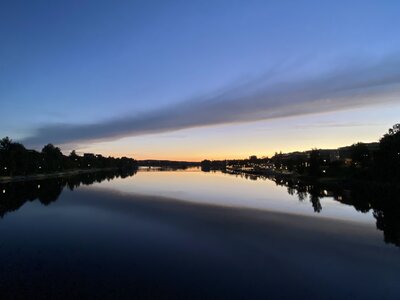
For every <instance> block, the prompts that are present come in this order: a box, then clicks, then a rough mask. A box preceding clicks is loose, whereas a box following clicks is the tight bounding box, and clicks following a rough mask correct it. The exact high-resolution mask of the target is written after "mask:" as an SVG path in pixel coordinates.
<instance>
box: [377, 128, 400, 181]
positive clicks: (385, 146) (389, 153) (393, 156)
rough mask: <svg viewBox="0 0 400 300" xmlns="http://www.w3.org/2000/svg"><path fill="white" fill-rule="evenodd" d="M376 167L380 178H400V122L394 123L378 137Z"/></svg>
mask: <svg viewBox="0 0 400 300" xmlns="http://www.w3.org/2000/svg"><path fill="white" fill-rule="evenodd" d="M376 168H377V169H378V170H379V174H380V176H381V178H382V179H386V180H396V179H399V178H400V124H395V125H394V126H393V127H392V128H390V129H389V130H388V133H386V134H385V135H384V136H383V137H382V138H381V139H380V141H379V152H378V156H377V161H376Z"/></svg>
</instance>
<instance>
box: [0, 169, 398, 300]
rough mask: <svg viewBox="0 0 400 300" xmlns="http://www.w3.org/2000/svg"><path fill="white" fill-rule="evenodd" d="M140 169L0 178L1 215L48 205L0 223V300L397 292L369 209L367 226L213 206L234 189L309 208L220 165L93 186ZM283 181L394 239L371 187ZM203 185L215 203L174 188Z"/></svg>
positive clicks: (392, 257)
mask: <svg viewBox="0 0 400 300" xmlns="http://www.w3.org/2000/svg"><path fill="white" fill-rule="evenodd" d="M133 174H134V172H130V173H120V172H100V173H91V174H82V175H80V176H71V177H68V178H58V179H51V180H42V181H31V182H20V183H14V184H3V185H1V191H3V190H4V191H5V192H4V193H1V195H0V207H1V209H0V212H1V215H2V216H4V215H5V214H7V213H8V212H10V211H13V210H17V209H18V208H19V207H21V206H22V205H23V204H24V203H26V202H27V201H34V200H35V199H39V201H40V202H41V203H43V204H45V205H48V204H49V203H51V205H49V206H47V207H43V206H42V205H41V204H40V203H39V202H38V201H36V202H35V203H31V204H29V205H25V206H24V208H23V209H21V210H20V211H19V212H18V213H15V214H13V215H11V214H10V215H6V217H4V218H3V219H1V220H0V236H1V237H2V239H1V242H0V266H1V268H0V290H1V299H39V298H40V299H293V298H296V299H317V298H318V299H332V298H335V299H347V298H360V299H396V297H397V295H398V294H399V292H400V287H399V285H398V278H399V276H400V256H399V252H398V249H397V248H395V247H392V246H388V245H385V244H384V243H383V242H382V240H381V239H382V238H381V233H380V232H378V231H376V230H375V228H374V226H371V220H372V216H368V217H371V218H368V220H369V222H368V223H365V222H351V221H350V222H349V221H348V220H340V219H334V218H320V217H309V216H305V215H300V214H298V215H296V214H293V213H287V212H284V213H282V212H273V211H268V209H267V210H262V209H251V206H243V207H228V206H229V201H228V202H220V204H221V205H224V203H225V204H228V205H225V206H223V207H222V206H217V205H210V204H211V203H213V201H214V199H218V197H213V195H214V194H218V193H220V195H219V196H221V198H230V197H232V195H233V194H238V195H237V198H236V199H239V201H240V202H241V203H243V202H246V200H249V199H250V200H251V199H253V200H254V199H259V196H260V197H261V199H260V201H262V202H263V203H265V204H266V206H265V207H267V208H268V207H271V204H273V203H275V202H273V201H269V200H268V199H270V198H268V197H272V198H274V199H276V201H278V202H286V203H287V204H290V205H291V207H292V208H293V207H294V208H295V209H298V208H299V207H300V206H302V207H303V208H304V207H305V205H301V204H300V203H297V200H295V201H293V199H292V198H293V197H291V196H289V195H287V194H286V191H285V188H284V187H282V186H280V187H278V186H275V184H274V183H273V182H272V181H269V180H268V181H267V179H266V178H263V180H265V181H258V182H254V180H259V179H260V178H258V177H254V176H252V177H251V179H252V181H244V180H239V179H236V178H234V177H232V176H230V175H224V174H205V173H200V172H197V173H193V172H192V173H187V174H186V173H183V172H160V173H149V172H143V173H140V172H139V174H138V175H136V176H135V177H134V178H132V180H131V179H130V178H128V179H125V180H120V179H118V180H113V181H112V182H111V181H110V182H102V183H101V184H96V183H97V182H101V181H103V180H110V179H113V178H117V177H120V178H121V177H126V176H131V175H133ZM157 177H158V178H159V179H160V180H157ZM201 178H202V179H201ZM274 180H276V181H275V182H277V180H278V179H274ZM92 183H93V184H94V186H92V187H91V188H79V189H76V188H77V187H78V186H80V185H89V184H92ZM277 184H279V185H285V186H286V187H287V191H288V192H289V193H290V194H292V195H296V194H297V195H298V197H299V199H301V200H302V201H304V202H305V203H307V202H308V200H311V202H312V204H313V205H314V208H315V210H316V211H320V212H321V213H322V214H321V215H324V213H326V211H328V210H329V209H328V207H327V206H325V207H324V205H325V203H326V202H332V201H326V202H324V201H319V200H320V199H321V198H323V197H327V196H331V197H336V199H337V200H338V201H341V202H342V203H345V202H346V203H348V204H350V203H351V204H352V205H353V206H354V207H356V208H357V209H358V210H360V211H363V212H365V211H368V210H371V209H373V210H374V212H375V213H374V216H375V218H376V220H377V223H378V227H379V228H380V229H382V230H384V232H385V239H386V240H387V241H390V242H393V241H398V239H396V237H398V232H399V228H398V226H396V224H398V223H396V222H397V221H396V216H398V215H399V214H396V206H395V205H394V206H393V207H392V208H391V209H389V208H387V207H383V208H380V207H378V206H375V202H374V201H373V200H370V204H366V203H365V201H366V200H365V198H366V197H369V198H368V199H370V198H371V197H372V194H371V193H372V192H370V191H367V190H363V189H361V188H360V191H359V192H358V194H357V195H358V196H354V195H352V193H356V191H342V192H340V191H328V190H324V189H321V188H319V187H317V186H312V185H303V184H300V183H297V182H285V183H284V182H281V181H279V182H278V183H277ZM178 185H180V186H181V187H184V188H182V189H181V188H179V187H178ZM233 185H234V186H236V187H237V189H234V188H232V186H233ZM126 186H129V188H130V189H129V190H130V191H131V192H129V190H128V189H124V188H125V187H126ZM139 186H142V188H141V189H140V188H139ZM196 186H197V188H198V190H199V191H200V192H201V193H203V194H204V196H205V197H206V198H207V199H211V201H210V202H209V203H208V204H205V205H204V202H203V205H198V204H196V203H190V199H191V198H193V193H192V194H191V195H192V196H191V195H190V194H187V193H186V194H183V197H182V198H181V199H187V200H186V201H180V200H178V199H179V198H178V197H175V196H174V195H172V196H171V194H168V193H169V191H171V190H175V191H185V189H186V190H191V191H193V190H196V189H197V188H196ZM216 186H217V188H216ZM166 187H169V190H168V189H167V188H166ZM229 188H231V189H230V190H229ZM146 189H148V190H149V191H150V192H149V193H148V194H146V193H143V192H144V191H146ZM69 190H74V191H73V192H70V191H69ZM238 190H242V193H238V192H237V191H238ZM254 191H256V193H254ZM276 191H279V193H275V192H276ZM266 193H270V194H269V195H266ZM382 193H383V192H381V194H382ZM367 194H368V196H367ZM170 196H171V197H170ZM282 196H283V197H282ZM246 197H247V198H246ZM339 197H342V198H339ZM383 197H390V196H389V195H387V196H383ZM56 199H59V201H57V202H54V201H55V200H56ZM382 199H383V198H382ZM378 200H380V198H379V199H376V205H378V204H379V203H380V202H379V201H378ZM368 201H369V200H368ZM230 203H232V202H230ZM321 203H322V205H321ZM336 203H338V206H340V207H341V208H345V209H346V210H351V211H352V212H354V210H353V209H352V208H351V207H350V206H347V205H346V206H345V205H341V204H340V203H339V202H336ZM388 203H389V202H388ZM249 207H250V209H249ZM306 208H307V210H309V208H310V207H306ZM321 209H322V210H321ZM292 211H293V210H292ZM397 211H398V210H397ZM311 213H312V212H311ZM312 214H314V213H312ZM354 215H356V216H357V213H356V212H355V213H354V214H353V213H352V217H356V216H354ZM358 216H359V215H358ZM394 243H395V242H394ZM395 244H398V243H395ZM288 287H289V288H288Z"/></svg>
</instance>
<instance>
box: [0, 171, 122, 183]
mask: <svg viewBox="0 0 400 300" xmlns="http://www.w3.org/2000/svg"><path fill="white" fill-rule="evenodd" d="M116 169H117V168H102V169H99V168H97V169H74V170H68V171H63V172H55V173H43V174H31V175H19V176H0V183H8V182H20V181H30V180H44V179H49V178H58V177H65V176H74V175H79V174H86V173H95V172H100V171H111V170H116Z"/></svg>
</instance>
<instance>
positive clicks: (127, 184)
mask: <svg viewBox="0 0 400 300" xmlns="http://www.w3.org/2000/svg"><path fill="white" fill-rule="evenodd" d="M94 187H96V188H112V189H115V190H117V191H121V192H125V193H134V194H143V195H151V196H161V197H172V198H176V199H180V200H183V201H189V202H195V203H204V204H214V205H221V206H231V207H243V208H254V209H263V210H269V211H277V212H286V213H292V214H301V215H308V216H314V217H328V218H334V219H340V220H348V221H358V222H364V223H369V224H371V225H373V226H375V219H374V217H373V216H372V211H369V212H368V213H360V212H358V211H356V210H355V209H354V207H353V206H351V205H346V204H342V203H340V202H338V201H335V200H334V199H333V197H328V196H325V197H323V198H321V200H320V202H321V206H322V209H321V211H320V212H319V213H315V211H314V209H313V207H312V205H311V202H310V195H308V197H307V199H305V200H304V201H299V199H298V197H297V195H295V194H294V195H290V194H288V191H287V188H285V187H284V186H279V185H276V184H275V182H273V181H271V180H269V179H265V178H264V179H263V178H258V179H257V180H248V179H246V178H245V177H243V176H234V175H231V174H226V173H222V172H213V173H206V172H201V171H200V170H199V169H190V170H189V171H160V172H156V171H154V172H147V171H139V172H138V173H137V174H136V175H135V176H134V177H130V178H125V179H116V180H113V181H112V182H103V183H100V184H95V185H94Z"/></svg>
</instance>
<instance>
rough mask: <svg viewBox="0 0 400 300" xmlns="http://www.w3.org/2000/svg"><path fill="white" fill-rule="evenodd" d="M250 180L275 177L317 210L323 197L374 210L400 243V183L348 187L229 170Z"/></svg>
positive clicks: (389, 237)
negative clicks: (250, 174)
mask: <svg viewBox="0 0 400 300" xmlns="http://www.w3.org/2000/svg"><path fill="white" fill-rule="evenodd" d="M225 173H227V174H231V175H234V176H237V177H241V178H246V179H250V180H255V179H258V180H260V179H262V180H266V179H269V180H272V181H274V182H275V184H276V185H279V186H284V187H286V188H287V192H288V194H289V195H293V196H294V195H296V196H297V198H298V200H299V201H301V202H304V201H305V200H306V199H307V198H308V199H309V200H310V202H311V205H312V207H313V209H314V212H316V213H320V212H321V211H322V209H323V207H322V204H321V199H323V198H325V197H330V198H331V199H334V200H336V201H338V202H340V203H343V204H346V205H351V206H353V207H354V208H355V209H356V210H357V211H359V212H361V213H368V212H370V211H372V215H373V216H374V218H375V220H376V227H377V229H379V230H381V231H383V235H384V241H385V242H386V243H390V244H394V245H396V246H398V247H400V186H398V185H393V184H386V185H385V184H381V183H377V184H376V183H368V184H366V183H365V182H359V183H352V184H351V185H350V186H346V187H343V186H342V187H338V186H336V187H333V186H327V185H323V184H320V183H316V182H304V181H301V180H298V179H296V178H291V177H288V176H282V175H276V176H262V175H257V176H256V175H252V176H249V174H240V173H237V172H228V171H226V172H225Z"/></svg>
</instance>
